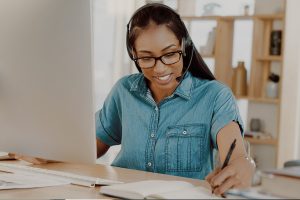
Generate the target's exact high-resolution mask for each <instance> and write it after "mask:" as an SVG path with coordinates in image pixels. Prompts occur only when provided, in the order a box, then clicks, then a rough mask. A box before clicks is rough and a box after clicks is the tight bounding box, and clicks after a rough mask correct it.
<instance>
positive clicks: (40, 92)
mask: <svg viewBox="0 0 300 200" xmlns="http://www.w3.org/2000/svg"><path fill="white" fill-rule="evenodd" d="M91 24H92V23H91V1H89V0H26V1H23V0H1V1H0V27H1V31H0V137H1V139H0V151H5V152H14V153H19V154H23V155H30V156H35V157H42V158H47V159H53V160H60V161H71V162H80V163H95V161H96V136H95V125H94V124H95V122H94V102H93V65H92V28H91Z"/></svg>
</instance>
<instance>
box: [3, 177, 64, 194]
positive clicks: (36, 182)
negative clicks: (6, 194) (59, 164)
mask: <svg viewBox="0 0 300 200" xmlns="http://www.w3.org/2000/svg"><path fill="white" fill-rule="evenodd" d="M66 184H70V182H68V181H63V180H58V179H50V178H49V176H38V175H34V176H33V175H32V174H31V175H30V174H18V173H16V174H15V173H1V174H0V190H7V189H16V188H37V187H49V186H58V185H66Z"/></svg>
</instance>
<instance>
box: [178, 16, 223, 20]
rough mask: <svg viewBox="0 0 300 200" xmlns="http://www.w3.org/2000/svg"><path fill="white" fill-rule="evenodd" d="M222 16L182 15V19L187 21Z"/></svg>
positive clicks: (216, 18)
mask: <svg viewBox="0 0 300 200" xmlns="http://www.w3.org/2000/svg"><path fill="white" fill-rule="evenodd" d="M220 17H221V16H181V19H183V20H187V21H193V20H215V21H216V20H218V19H219V18H220Z"/></svg>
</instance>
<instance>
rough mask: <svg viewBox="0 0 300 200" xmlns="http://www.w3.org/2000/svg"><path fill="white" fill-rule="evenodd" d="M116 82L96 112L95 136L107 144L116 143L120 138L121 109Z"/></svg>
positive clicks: (119, 141) (118, 142)
mask: <svg viewBox="0 0 300 200" xmlns="http://www.w3.org/2000/svg"><path fill="white" fill-rule="evenodd" d="M117 90H118V84H116V85H115V86H114V87H113V89H112V90H111V92H110V93H109V95H108V96H107V98H106V99H105V102H104V104H103V107H102V109H101V110H99V111H97V112H96V116H95V117H96V137H97V138H98V139H100V140H101V141H102V142H104V143H105V144H107V145H109V146H113V145H118V144H120V143H121V139H122V125H121V109H120V103H119V102H120V101H119V96H118V92H117Z"/></svg>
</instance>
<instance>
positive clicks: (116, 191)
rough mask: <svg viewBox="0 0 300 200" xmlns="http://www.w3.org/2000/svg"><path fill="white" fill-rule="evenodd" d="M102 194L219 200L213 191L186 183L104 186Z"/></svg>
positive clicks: (166, 182)
mask: <svg viewBox="0 0 300 200" xmlns="http://www.w3.org/2000/svg"><path fill="white" fill-rule="evenodd" d="M100 193H101V194H105V195H109V196H114V197H119V198H125V199H219V198H221V197H219V196H215V195H213V194H212V193H211V190H209V189H206V188H204V187H201V186H198V187H195V186H194V185H193V184H191V183H188V182H184V181H162V180H148V181H139V182H133V183H124V184H118V185H111V186H102V187H101V188H100Z"/></svg>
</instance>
